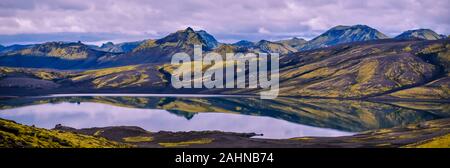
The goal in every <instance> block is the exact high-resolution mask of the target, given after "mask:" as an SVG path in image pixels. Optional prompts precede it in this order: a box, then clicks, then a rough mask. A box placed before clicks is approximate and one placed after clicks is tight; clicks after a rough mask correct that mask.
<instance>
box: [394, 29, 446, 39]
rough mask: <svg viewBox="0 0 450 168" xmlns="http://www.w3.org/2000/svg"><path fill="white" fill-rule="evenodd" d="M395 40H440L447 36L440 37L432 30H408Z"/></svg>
mask: <svg viewBox="0 0 450 168" xmlns="http://www.w3.org/2000/svg"><path fill="white" fill-rule="evenodd" d="M394 38H395V39H419V40H439V39H443V38H446V36H445V35H439V34H437V33H436V32H434V31H433V30H430V29H415V30H408V31H405V32H403V33H402V34H400V35H398V36H396V37H394Z"/></svg>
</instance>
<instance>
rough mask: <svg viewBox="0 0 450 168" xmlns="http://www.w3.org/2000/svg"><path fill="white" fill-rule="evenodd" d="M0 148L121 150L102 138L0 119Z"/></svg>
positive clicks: (117, 144) (119, 146)
mask: <svg viewBox="0 0 450 168" xmlns="http://www.w3.org/2000/svg"><path fill="white" fill-rule="evenodd" d="M0 139H1V141H0V147H33V148H123V147H132V146H131V145H126V144H121V143H117V142H113V141H109V140H106V139H104V138H98V137H93V136H88V135H81V134H76V133H72V132H64V131H56V130H46V129H42V128H35V127H30V126H25V125H21V124H17V123H15V122H13V121H8V120H3V119H0Z"/></svg>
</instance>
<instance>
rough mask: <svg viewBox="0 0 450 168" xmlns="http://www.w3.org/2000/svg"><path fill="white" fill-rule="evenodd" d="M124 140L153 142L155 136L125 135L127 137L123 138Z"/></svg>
mask: <svg viewBox="0 0 450 168" xmlns="http://www.w3.org/2000/svg"><path fill="white" fill-rule="evenodd" d="M123 141H125V142H131V143H136V142H151V141H153V137H151V136H135V137H125V138H123Z"/></svg>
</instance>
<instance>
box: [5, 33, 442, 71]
mask: <svg viewBox="0 0 450 168" xmlns="http://www.w3.org/2000/svg"><path fill="white" fill-rule="evenodd" d="M386 38H388V37H387V36H386V35H384V34H383V33H381V32H379V31H378V30H376V29H374V28H371V27H369V26H366V25H354V26H336V27H333V28H331V29H330V30H328V31H326V32H324V33H323V34H321V35H319V36H317V37H316V38H313V39H312V40H310V41H306V40H304V39H301V38H292V39H286V40H279V41H274V42H272V41H267V40H260V41H258V42H251V41H246V40H241V41H238V42H236V43H233V44H227V43H220V42H218V41H217V39H215V37H214V36H212V35H211V34H209V33H208V32H206V31H204V30H198V31H195V30H194V29H192V28H190V27H188V28H186V29H184V30H179V31H177V32H174V33H170V34H169V35H167V36H165V37H163V38H160V39H148V40H143V41H136V42H124V43H118V44H114V43H112V42H107V43H104V44H103V45H101V46H90V45H85V44H83V43H81V42H47V43H43V44H32V45H12V46H6V47H5V46H3V47H0V65H1V66H15V67H38V68H41V67H44V68H45V67H47V68H57V69H73V68H81V69H84V68H103V67H112V66H123V65H133V64H143V63H167V62H170V60H171V56H172V55H173V54H175V53H178V52H186V53H188V54H189V55H192V54H193V45H201V46H202V47H203V51H204V52H218V53H221V54H223V53H227V52H235V53H236V52H242V53H247V52H264V53H280V55H284V54H289V53H295V52H298V51H306V50H311V49H318V48H324V47H331V46H335V45H338V44H344V43H350V42H365V41H373V40H379V39H386ZM417 38H419V39H423V40H433V39H438V38H444V37H442V36H440V35H438V34H437V33H435V32H433V31H431V30H429V29H418V30H410V31H406V32H404V33H402V34H401V35H399V36H397V37H396V38H394V39H393V40H396V39H402V40H403V39H407V40H408V39H417ZM48 61H50V62H48ZM69 62H70V63H69ZM55 64H56V65H55Z"/></svg>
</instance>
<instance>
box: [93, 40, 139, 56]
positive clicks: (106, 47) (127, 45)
mask: <svg viewBox="0 0 450 168" xmlns="http://www.w3.org/2000/svg"><path fill="white" fill-rule="evenodd" d="M143 42H144V41H134V42H124V43H118V44H114V43H112V42H107V43H103V44H102V45H101V46H100V47H98V46H91V47H92V48H93V49H96V50H99V51H105V52H113V53H123V52H131V51H133V50H134V49H135V48H136V47H138V46H139V45H141V44H142V43H143Z"/></svg>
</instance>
